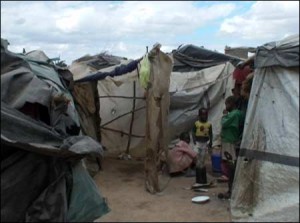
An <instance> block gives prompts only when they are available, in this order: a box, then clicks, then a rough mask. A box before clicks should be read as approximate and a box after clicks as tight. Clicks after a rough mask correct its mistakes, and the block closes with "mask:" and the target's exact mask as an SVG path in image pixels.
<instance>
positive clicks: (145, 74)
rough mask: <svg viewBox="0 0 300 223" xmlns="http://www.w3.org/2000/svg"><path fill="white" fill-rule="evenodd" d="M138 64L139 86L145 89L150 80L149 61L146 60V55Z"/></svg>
mask: <svg viewBox="0 0 300 223" xmlns="http://www.w3.org/2000/svg"><path fill="white" fill-rule="evenodd" d="M140 64H141V69H140V84H141V86H142V87H143V88H145V89H147V87H148V82H149V80H150V61H149V59H148V54H146V55H145V56H144V58H143V59H142V60H141V62H140Z"/></svg>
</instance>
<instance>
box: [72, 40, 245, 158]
mask: <svg viewBox="0 0 300 223" xmlns="http://www.w3.org/2000/svg"><path fill="white" fill-rule="evenodd" d="M170 56H171V57H172V59H173V71H172V73H171V77H170V87H169V93H170V112H169V118H168V120H169V125H168V129H169V135H168V140H170V139H174V138H176V137H177V135H178V132H180V131H187V130H189V129H191V127H192V124H193V122H194V121H195V120H196V119H197V113H198V109H199V108H200V107H201V106H205V107H208V108H209V109H210V114H209V120H210V121H212V122H213V126H214V127H213V128H214V132H215V134H214V136H215V137H214V138H215V140H214V141H215V144H220V143H219V132H220V124H219V122H218V121H217V120H219V119H220V118H221V116H222V111H223V109H224V100H225V98H226V97H227V96H229V95H231V89H232V88H233V86H234V80H233V79H232V73H233V71H234V66H233V65H232V63H233V64H238V63H239V62H241V61H242V60H241V59H239V58H235V57H232V56H227V55H225V54H221V53H218V52H214V51H210V50H207V49H204V48H200V47H196V46H193V45H187V46H182V47H181V48H179V49H178V50H175V51H173V53H172V54H170ZM98 57H99V55H96V56H94V57H89V58H90V59H89V60H93V61H97V60H98V59H97V58H98ZM107 57H108V58H114V57H113V56H110V57H109V56H108V55H107ZM117 58H120V57H117ZM89 60H86V61H74V62H73V63H72V64H71V66H70V70H71V71H72V73H73V74H74V80H75V81H76V84H75V86H76V85H77V86H79V85H80V84H86V85H89V86H90V83H91V81H93V80H97V87H98V96H95V97H94V99H95V100H96V97H99V103H98V104H99V114H100V118H101V124H100V131H101V142H102V144H103V145H104V146H105V147H107V148H108V151H110V152H121V151H125V150H126V149H128V148H130V150H131V151H134V152H135V153H137V154H139V155H140V154H144V153H145V150H144V149H143V147H144V144H143V142H144V137H145V124H146V121H145V118H144V117H145V114H146V110H145V108H146V102H145V90H144V89H143V87H141V86H140V84H137V82H138V80H139V70H140V69H141V66H140V64H139V63H138V61H140V60H124V59H119V60H118V63H114V64H112V63H110V64H109V63H107V67H104V68H103V67H102V68H100V69H95V68H94V67H92V66H91V65H89V62H88V61H89ZM107 60H109V59H107ZM110 60H112V59H110ZM100 61H101V60H100ZM191 61H192V62H191ZM132 67H133V68H134V67H136V69H134V70H132ZM126 69H127V70H129V71H128V72H125V74H124V73H123V75H117V74H118V73H119V74H122V72H120V71H122V70H123V71H124V70H126ZM82 81H89V82H82ZM134 83H136V84H134ZM87 88H88V87H87ZM87 88H86V89H87ZM75 90H76V87H75ZM85 92H87V91H85ZM89 95H91V94H89ZM86 98H87V100H88V98H91V96H90V97H86ZM134 100H135V102H134V103H133V101H134ZM96 101H97V100H96ZM91 102H92V101H91ZM133 104H135V106H134V112H132V109H133ZM91 107H92V105H91ZM94 111H95V110H94ZM132 114H134V118H132ZM131 123H132V124H131ZM130 126H131V127H130Z"/></svg>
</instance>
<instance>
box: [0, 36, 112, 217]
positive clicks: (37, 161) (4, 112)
mask: <svg viewBox="0 0 300 223" xmlns="http://www.w3.org/2000/svg"><path fill="white" fill-rule="evenodd" d="M2 43H3V44H2ZM5 43H6V41H4V40H2V39H1V221H13V222H20V221H26V222H37V221H40V222H41V221H51V222H66V221H70V220H73V221H76V220H77V221H90V220H91V218H88V219H87V218H84V217H82V216H85V214H86V215H89V216H90V217H91V216H93V217H94V219H96V218H98V217H100V216H101V215H103V214H105V213H107V212H108V211H109V210H108V207H107V204H106V203H105V201H104V200H103V198H102V196H101V195H100V193H96V192H97V190H98V189H97V187H96V185H95V184H91V183H90V182H91V181H92V179H90V182H85V181H83V178H82V177H81V178H80V177H79V178H78V176H80V174H79V175H78V171H80V170H78V168H76V166H77V165H81V163H78V161H79V160H80V159H81V158H83V157H85V156H88V155H94V156H97V157H101V155H102V152H103V151H102V147H101V145H100V144H99V143H97V142H96V141H94V140H93V139H92V138H90V137H87V136H81V135H78V133H79V130H80V126H79V121H78V115H77V111H76V109H75V106H74V102H73V99H72V95H71V94H70V92H69V91H68V89H67V87H66V83H64V82H63V81H62V79H63V77H62V76H61V75H60V73H58V69H56V67H55V66H53V65H52V64H49V63H47V62H45V61H41V60H37V59H36V58H34V54H33V53H31V54H30V55H31V56H30V57H27V56H26V55H17V54H14V53H12V52H9V51H8V50H7V48H6V47H7V44H5ZM36 55H40V54H39V53H36ZM40 58H42V59H45V56H43V57H40ZM83 174H85V178H90V176H89V175H87V173H86V172H85V173H83ZM81 175H82V173H81ZM77 178H78V179H77ZM80 184H81V185H82V184H84V185H85V187H82V186H80V187H81V188H85V191H84V190H83V191H82V193H86V190H87V189H88V190H90V193H89V197H88V198H87V197H86V198H84V197H81V198H80V199H79V200H80V201H82V202H79V203H78V204H76V205H75V206H74V204H73V205H72V202H73V201H72V196H71V195H72V193H73V192H74V191H76V188H78V186H79V185H80ZM91 191H92V193H91ZM83 201H84V202H83ZM81 205H85V206H86V207H88V209H89V210H88V212H89V213H86V211H85V212H83V213H82V212H81V213H79V212H78V209H80V206H81ZM99 205H102V206H101V208H99ZM76 206H77V207H76ZM85 210H87V209H85ZM72 211H73V213H78V215H77V214H75V215H73V216H72V219H68V216H67V214H68V213H70V212H72Z"/></svg>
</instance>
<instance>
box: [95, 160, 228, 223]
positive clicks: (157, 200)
mask: <svg viewBox="0 0 300 223" xmlns="http://www.w3.org/2000/svg"><path fill="white" fill-rule="evenodd" d="M143 165H144V163H143V161H138V160H135V159H132V160H128V161H126V160H118V159H117V158H112V157H105V158H104V160H103V170H102V171H100V172H99V173H98V174H97V175H96V176H95V177H94V179H95V181H96V183H97V185H98V186H99V188H100V191H101V193H102V195H103V196H104V197H106V198H107V200H108V205H109V207H110V208H111V211H110V212H109V213H108V214H106V215H104V216H102V217H101V218H99V219H97V220H96V221H95V222H121V221H123V222H137V221H140V222H141V221H142V222H149V221H152V222H161V221H168V222H230V221H231V220H230V212H229V202H228V201H225V200H219V199H218V198H217V194H218V193H219V192H224V191H226V189H227V184H226V183H217V185H216V186H215V187H213V188H208V192H194V191H192V190H187V188H188V187H190V186H191V185H193V184H194V183H195V177H185V176H178V177H173V178H170V177H167V176H165V177H163V178H162V182H164V184H165V189H164V191H163V192H161V193H160V194H156V195H151V194H150V193H148V192H147V191H146V190H145V187H144V172H143V170H144V166H143ZM207 171H208V174H207V175H208V176H207V177H208V180H209V181H210V180H213V179H215V178H216V177H217V176H219V175H216V174H214V173H212V171H211V165H210V164H209V163H208V164H207ZM200 195H207V196H209V197H210V201H209V202H207V203H204V204H195V203H192V202H191V199H192V198H193V197H195V196H200Z"/></svg>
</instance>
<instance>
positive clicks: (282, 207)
mask: <svg viewBox="0 0 300 223" xmlns="http://www.w3.org/2000/svg"><path fill="white" fill-rule="evenodd" d="M254 68H255V70H254V78H253V82H252V88H251V93H250V98H249V102H248V110H247V114H246V120H245V127H244V132H243V139H242V143H241V150H240V152H239V157H238V161H237V167H236V173H235V179H234V184H233V192H232V197H231V214H232V219H233V221H242V222H247V221H249V222H253V221H258V222H262V221H268V222H278V221H280V222H282V221H290V222H299V35H294V36H290V37H287V38H285V39H283V40H281V41H278V42H271V43H267V44H265V45H263V46H260V47H258V48H257V50H256V54H255V58H254Z"/></svg>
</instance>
